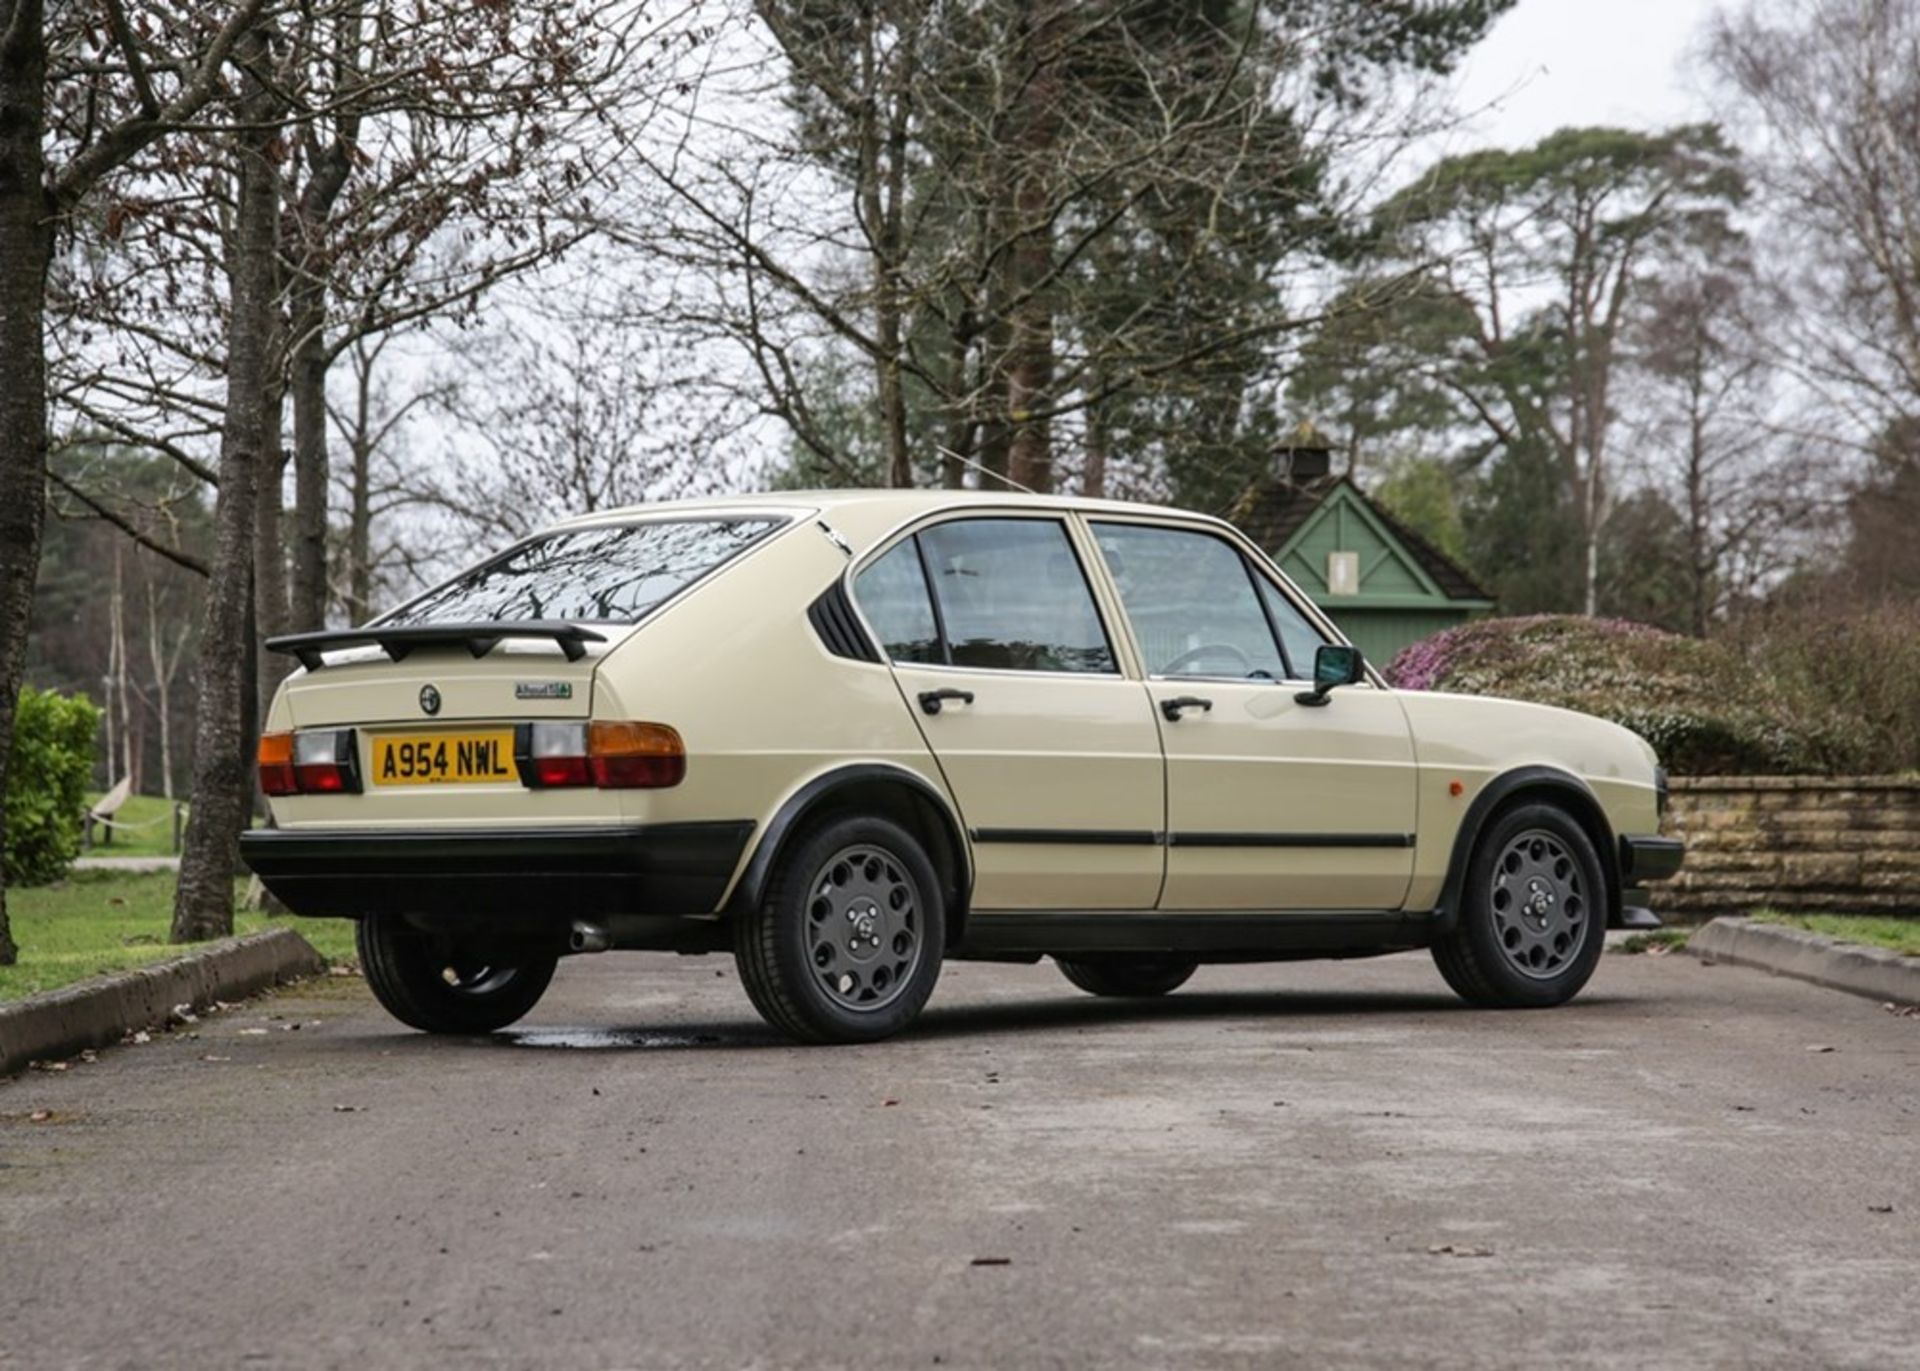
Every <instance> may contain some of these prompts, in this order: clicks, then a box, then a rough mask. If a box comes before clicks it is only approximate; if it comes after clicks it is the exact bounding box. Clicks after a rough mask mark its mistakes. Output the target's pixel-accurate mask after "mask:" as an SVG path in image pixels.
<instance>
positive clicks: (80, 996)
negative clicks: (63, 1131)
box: [0, 928, 327, 1076]
mask: <svg viewBox="0 0 1920 1371" xmlns="http://www.w3.org/2000/svg"><path fill="white" fill-rule="evenodd" d="M326 969H327V963H326V959H325V958H324V957H322V956H321V955H320V954H319V953H318V952H316V951H314V949H313V946H312V944H310V943H309V942H307V940H306V939H305V938H303V937H301V936H300V935H299V934H298V933H295V932H294V931H293V930H292V929H288V928H272V929H268V930H267V931H266V932H264V933H252V934H248V935H247V936H246V937H244V938H224V939H222V940H220V941H219V942H215V943H208V944H207V945H206V946H204V947H199V948H195V949H194V950H193V951H191V952H189V953H187V954H186V955H184V956H181V957H176V958H174V959H172V960H171V961H165V962H156V963H154V964H153V965H151V966H142V967H136V968H135V969H133V970H131V971H123V972H116V973H115V974H113V975H111V976H102V977H99V978H97V979H95V980H91V981H83V982H81V983H80V984H79V985H71V986H66V987H63V988H62V989H59V990H49V991H47V992H45V993H44V994H40V995H30V996H28V997H27V998H26V999H24V1000H21V1001H19V1002H18V1003H15V1004H5V1005H0V1076H11V1075H13V1074H14V1073H16V1072H19V1071H22V1070H24V1069H25V1068H26V1066H27V1064H28V1063H29V1062H34V1061H48V1060H53V1059H56V1058H60V1057H65V1056H70V1055H72V1054H73V1053H75V1052H80V1051H83V1050H84V1049H86V1048H89V1047H106V1046H108V1045H110V1044H112V1043H117V1042H119V1041H120V1040H121V1039H122V1038H123V1037H125V1036H126V1035H127V1034H128V1033H131V1032H134V1031H136V1030H138V1029H142V1028H155V1027H158V1026H159V1025H161V1024H164V1023H165V1022H166V1021H167V1018H168V1016H169V1015H170V1014H172V1012H173V1010H174V1008H175V1006H177V1005H183V1004H184V1005H190V1006H191V1007H192V1009H193V1010H194V1011H195V1012H197V1011H200V1010H203V1009H206V1008H207V1007H208V1006H210V1005H211V1004H213V1002H214V1001H215V1000H241V999H245V998H246V997H247V996H249V995H254V994H258V993H259V992H260V991H262V990H266V989H268V988H270V987H272V986H275V985H280V984H284V983H285V982H288V981H297V980H300V979H302V978H303V977H307V976H317V975H319V974H320V973H321V972H323V971H325V970H326Z"/></svg>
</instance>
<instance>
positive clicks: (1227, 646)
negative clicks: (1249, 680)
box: [1160, 643, 1259, 676]
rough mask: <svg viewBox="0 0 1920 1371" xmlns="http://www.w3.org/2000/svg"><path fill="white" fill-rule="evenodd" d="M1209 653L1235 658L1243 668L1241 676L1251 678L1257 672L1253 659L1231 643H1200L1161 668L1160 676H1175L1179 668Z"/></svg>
mask: <svg viewBox="0 0 1920 1371" xmlns="http://www.w3.org/2000/svg"><path fill="white" fill-rule="evenodd" d="M1209 653H1221V654H1224V655H1227V656H1231V657H1234V658H1236V659H1237V660H1238V661H1239V663H1240V665H1241V666H1242V667H1243V668H1245V670H1244V671H1243V672H1242V673H1241V674H1242V675H1245V676H1253V675H1255V674H1257V672H1258V671H1259V668H1258V667H1256V666H1254V664H1253V658H1251V657H1249V656H1247V654H1246V653H1244V652H1242V651H1241V650H1240V649H1239V648H1237V647H1235V646H1234V645H1233V644H1232V643H1202V644H1200V646H1199V647H1190V648H1188V649H1187V650H1186V651H1185V652H1183V653H1181V654H1180V655H1179V656H1178V657H1175V658H1174V659H1173V660H1172V661H1171V662H1168V663H1167V664H1166V665H1165V666H1163V667H1161V668H1160V674H1161V675H1162V676H1177V675H1179V674H1180V668H1181V667H1183V666H1186V665H1187V664H1188V663H1189V662H1192V661H1197V660H1199V659H1200V658H1203V657H1205V656H1207V655H1208V654H1209Z"/></svg>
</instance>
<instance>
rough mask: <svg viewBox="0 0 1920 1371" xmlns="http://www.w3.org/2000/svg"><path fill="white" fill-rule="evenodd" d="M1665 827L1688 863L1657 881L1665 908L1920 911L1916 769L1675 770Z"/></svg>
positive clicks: (1694, 911)
mask: <svg viewBox="0 0 1920 1371" xmlns="http://www.w3.org/2000/svg"><path fill="white" fill-rule="evenodd" d="M1667 830H1668V831H1669V832H1670V833H1672V834H1674V835H1675V836H1676V837H1681V838H1684V839H1686V843H1687V864H1686V866H1685V867H1684V868H1683V869H1682V871H1681V873H1680V875H1679V876H1678V877H1676V878H1675V879H1674V880H1672V881H1670V882H1667V883H1665V884H1664V885H1663V886H1661V887H1658V888H1656V889H1655V891H1654V899H1653V905H1654V909H1655V910H1656V911H1657V912H1658V913H1660V914H1661V915H1663V916H1668V915H1670V916H1673V917H1676V918H1680V919H1685V920H1692V919H1696V918H1698V919H1705V918H1709V917H1711V916H1713V915H1716V914H1744V913H1748V912H1750V911H1751V910H1754V909H1757V908H1761V907H1763V906H1764V907H1768V908H1772V909H1778V910H1783V911H1786V912H1789V913H1810V912H1829V913H1835V914H1840V913H1847V914H1906V915H1914V916H1920V779H1894V778H1891V777H1885V776H1832V777H1828V776H1700V777H1684V778H1682V777H1676V778H1675V779H1674V781H1673V797H1672V803H1671V807H1670V808H1669V810H1668V812H1667Z"/></svg>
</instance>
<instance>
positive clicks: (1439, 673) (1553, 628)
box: [1386, 615, 1874, 776]
mask: <svg viewBox="0 0 1920 1371" xmlns="http://www.w3.org/2000/svg"><path fill="white" fill-rule="evenodd" d="M1386 675H1387V679H1388V680H1390V681H1392V682H1393V683H1394V684H1395V685H1396V686H1399V687H1401V688H1402V689H1405V690H1449V691H1454V692H1457V693H1459V694H1463V695H1502V696H1506V697H1508V698H1511V699H1517V700H1530V701H1533V702H1535V703H1537V704H1546V705H1558V706H1560V707H1562V708H1565V709H1577V710H1580V711H1582V712H1583V713H1587V714H1595V715H1598V716H1600V717H1601V718H1604V719H1611V720H1613V721H1614V722H1615V723H1618V724H1624V725H1625V726H1626V727H1628V728H1630V729H1632V730H1633V731H1634V732H1636V733H1638V734H1640V736H1641V737H1643V738H1645V739H1646V740H1647V741H1648V742H1650V743H1652V744H1653V746H1654V748H1655V749H1656V750H1657V751H1658V752H1659V753H1660V757H1661V760H1662V761H1663V763H1664V764H1665V765H1666V766H1667V767H1668V768H1669V769H1670V770H1672V771H1674V772H1676V773H1678V774H1683V775H1696V776H1700V775H1728V774H1745V775H1754V774H1759V775H1768V774H1795V773H1807V772H1830V771H1854V770H1862V769H1868V768H1869V767H1870V766H1871V763H1872V761H1873V760H1874V759H1873V755H1872V753H1873V742H1872V739H1871V738H1870V737H1869V736H1868V735H1867V734H1866V732H1865V731H1864V730H1863V729H1862V728H1861V727H1859V725H1858V721H1857V720H1851V719H1848V718H1846V717H1844V716H1836V715H1834V714H1833V713H1832V712H1831V711H1825V710H1819V709H1816V708H1815V707H1813V704H1812V702H1809V701H1806V700H1805V698H1804V697H1803V696H1802V695H1801V694H1800V693H1799V692H1797V691H1789V690H1787V689H1785V688H1783V686H1782V684H1781V682H1780V681H1779V680H1777V679H1776V678H1775V677H1774V676H1773V675H1771V674H1770V673H1768V672H1766V671H1764V670H1760V669H1756V667H1755V666H1754V665H1753V664H1752V663H1751V662H1750V661H1749V660H1746V659H1743V657H1742V656H1741V655H1740V654H1738V653H1736V652H1734V651H1733V650H1731V649H1729V648H1728V647H1725V646H1723V645H1721V644H1719V643H1714V642H1707V641H1702V640H1701V639H1698V638H1686V637H1681V636H1679V635H1677V634H1672V633H1665V632H1662V631H1661V630H1659V629H1656V628H1649V627H1647V626H1646V625H1644V624H1634V623H1627V622H1625V621H1622V620H1617V619H1581V618H1574V617H1570V616H1564V615H1539V616H1536V617H1533V618H1525V619H1483V620H1480V621H1478V622H1475V623H1469V624H1463V625H1461V626H1460V627H1458V628H1451V629H1448V630H1446V631H1445V632H1443V633H1437V634H1435V635H1434V636H1433V637H1431V638H1426V639H1423V640H1422V641H1420V642H1417V643H1414V644H1412V645H1411V646H1409V647H1407V648H1405V649H1403V650H1402V651H1401V652H1400V654H1399V655H1398V656H1396V657H1395V658H1394V659H1393V661H1392V662H1391V663H1390V664H1389V665H1388V667H1387V669H1386Z"/></svg>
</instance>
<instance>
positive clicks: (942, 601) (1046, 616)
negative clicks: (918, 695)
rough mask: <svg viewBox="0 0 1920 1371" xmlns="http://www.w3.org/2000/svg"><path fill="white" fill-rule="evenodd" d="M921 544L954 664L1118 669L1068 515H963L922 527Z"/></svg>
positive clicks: (1028, 668) (1027, 668)
mask: <svg viewBox="0 0 1920 1371" xmlns="http://www.w3.org/2000/svg"><path fill="white" fill-rule="evenodd" d="M920 547H921V551H922V552H923V553H924V554H925V557H926V566H927V576H928V578H929V579H930V580H931V581H932V583H933V593H934V594H935V595H936V596H937V597H938V605H939V615H940V622H941V625H942V626H943V627H944V628H945V630H946V641H947V650H948V655H949V660H950V661H951V662H952V663H953V665H955V666H966V667H984V668H992V669H996V670H1001V671H1090V672H1113V671H1117V670H1118V667H1117V666H1116V665H1115V662H1114V656H1113V648H1112V646H1111V645H1110V644H1109V643H1108V642H1107V635H1106V630H1105V629H1104V628H1102V627H1101V624H1100V614H1099V611H1097V610H1096V609H1095V608H1094V605H1093V592H1092V590H1090V589H1089V588H1088V586H1087V578H1086V573H1085V572H1084V571H1082V570H1081V569H1080V561H1079V559H1078V558H1077V557H1075V556H1074V554H1073V544H1072V543H1071V542H1070V541H1068V538H1067V531H1066V529H1065V527H1063V526H1062V525H1061V524H1059V523H1056V522H1055V521H1053V520H1051V519H960V520H956V521H954V522H952V523H946V524H936V525H935V526H934V527H932V528H929V529H926V530H924V531H922V532H921V534H920Z"/></svg>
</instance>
